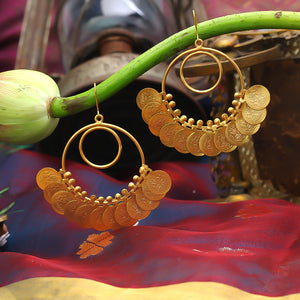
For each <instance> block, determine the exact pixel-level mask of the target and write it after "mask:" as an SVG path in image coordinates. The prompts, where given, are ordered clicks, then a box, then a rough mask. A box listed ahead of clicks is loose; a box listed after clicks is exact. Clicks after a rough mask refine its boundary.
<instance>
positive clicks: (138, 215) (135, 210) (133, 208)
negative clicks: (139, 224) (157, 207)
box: [126, 196, 151, 220]
mask: <svg viewBox="0 0 300 300" xmlns="http://www.w3.org/2000/svg"><path fill="white" fill-rule="evenodd" d="M126 209H127V212H128V214H129V216H130V217H131V218H133V219H138V220H141V219H145V218H147V217H148V216H149V215H150V213H151V210H144V209H141V208H140V207H139V206H138V205H137V203H136V200H135V196H132V197H131V198H129V199H128V200H127V205H126Z"/></svg>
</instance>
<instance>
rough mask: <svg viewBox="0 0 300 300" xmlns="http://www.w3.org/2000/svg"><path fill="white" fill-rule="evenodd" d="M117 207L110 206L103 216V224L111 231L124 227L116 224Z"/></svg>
mask: <svg viewBox="0 0 300 300" xmlns="http://www.w3.org/2000/svg"><path fill="white" fill-rule="evenodd" d="M115 210H116V206H115V205H108V206H106V208H105V211H104V212H103V215H102V222H103V224H104V225H105V226H107V227H108V228H109V229H111V230H117V229H120V228H121V227H122V226H121V225H120V224H118V223H117V222H116V219H115Z"/></svg>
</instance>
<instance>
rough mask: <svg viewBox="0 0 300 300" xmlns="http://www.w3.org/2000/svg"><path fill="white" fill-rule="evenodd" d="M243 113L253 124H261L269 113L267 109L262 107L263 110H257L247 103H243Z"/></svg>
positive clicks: (248, 121) (247, 120)
mask: <svg viewBox="0 0 300 300" xmlns="http://www.w3.org/2000/svg"><path fill="white" fill-rule="evenodd" d="M242 114H243V118H244V120H245V121H246V122H247V123H249V124H252V125H256V124H260V123H261V122H262V121H263V120H264V119H265V118H266V115H267V110H266V109H265V108H264V109H261V110H255V109H253V108H251V107H250V106H248V105H247V103H243V105H242Z"/></svg>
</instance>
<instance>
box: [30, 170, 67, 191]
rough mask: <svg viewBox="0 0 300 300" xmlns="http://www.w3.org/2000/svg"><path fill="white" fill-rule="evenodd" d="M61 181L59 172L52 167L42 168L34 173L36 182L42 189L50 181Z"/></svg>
mask: <svg viewBox="0 0 300 300" xmlns="http://www.w3.org/2000/svg"><path fill="white" fill-rule="evenodd" d="M61 181H62V178H61V176H60V174H59V173H58V172H57V171H56V170H55V169H53V168H43V169H41V170H40V171H39V172H38V173H37V175H36V183H37V185H38V186H39V188H40V189H42V190H43V189H44V188H45V187H46V186H47V185H48V184H49V183H51V182H61Z"/></svg>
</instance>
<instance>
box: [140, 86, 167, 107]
mask: <svg viewBox="0 0 300 300" xmlns="http://www.w3.org/2000/svg"><path fill="white" fill-rule="evenodd" d="M149 102H162V97H161V94H160V93H159V92H158V91H157V90H155V89H153V88H145V89H142V90H141V91H140V92H139V93H138V94H137V96H136V104H137V106H138V107H139V109H143V108H144V106H145V105H146V104H147V103H149Z"/></svg>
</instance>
